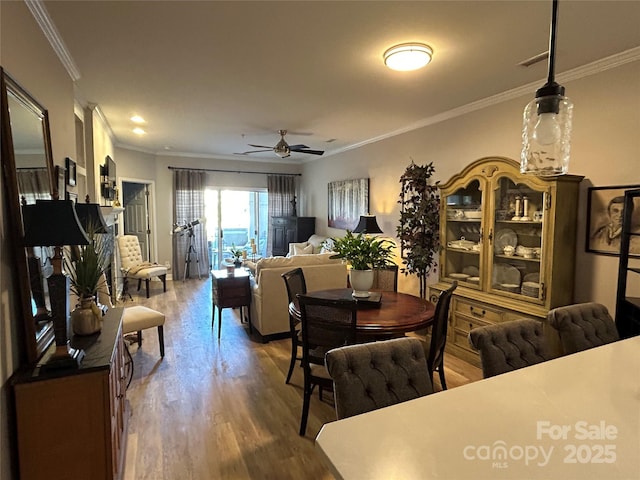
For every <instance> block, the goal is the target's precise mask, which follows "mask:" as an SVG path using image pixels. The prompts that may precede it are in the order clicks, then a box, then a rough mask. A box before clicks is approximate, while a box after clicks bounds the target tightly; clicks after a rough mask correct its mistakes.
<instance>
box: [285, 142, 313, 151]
mask: <svg viewBox="0 0 640 480" xmlns="http://www.w3.org/2000/svg"><path fill="white" fill-rule="evenodd" d="M303 148H309V147H307V146H306V145H303V144H301V143H300V144H298V145H289V150H301V149H303Z"/></svg>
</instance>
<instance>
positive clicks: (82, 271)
mask: <svg viewBox="0 0 640 480" xmlns="http://www.w3.org/2000/svg"><path fill="white" fill-rule="evenodd" d="M87 236H88V237H89V244H88V245H82V246H80V247H77V249H74V250H73V252H72V259H71V262H70V267H69V277H70V280H71V281H70V283H71V287H70V288H71V291H72V292H73V293H75V294H76V295H77V296H78V301H79V302H80V303H79V305H78V306H76V308H75V309H74V310H73V311H72V312H71V324H72V328H73V332H74V333H75V334H78V335H91V334H93V333H96V332H99V331H100V329H101V328H102V327H101V320H102V314H101V312H100V309H99V308H98V306H97V304H96V295H97V294H98V291H99V290H100V288H101V285H103V284H104V281H103V273H104V271H105V268H106V266H107V264H108V263H109V258H110V252H109V249H108V244H107V242H106V241H105V240H104V239H103V238H101V237H100V236H97V235H96V234H94V233H93V232H92V231H87Z"/></svg>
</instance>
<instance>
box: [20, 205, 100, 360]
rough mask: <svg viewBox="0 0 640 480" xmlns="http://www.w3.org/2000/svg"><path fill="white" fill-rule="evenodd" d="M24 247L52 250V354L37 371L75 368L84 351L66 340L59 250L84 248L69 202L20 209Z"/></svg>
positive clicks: (64, 292)
mask: <svg viewBox="0 0 640 480" xmlns="http://www.w3.org/2000/svg"><path fill="white" fill-rule="evenodd" d="M22 212H23V219H24V232H25V233H24V246H25V247H55V248H54V255H53V258H51V265H52V266H53V273H52V274H51V275H50V276H49V278H48V279H47V284H48V286H49V298H50V301H51V314H52V318H53V331H54V337H55V342H56V349H55V352H54V353H53V354H52V355H51V357H50V358H49V360H48V361H47V363H45V364H43V365H42V366H41V370H55V369H60V368H77V367H78V365H79V363H80V361H81V360H82V357H83V356H84V352H83V351H81V350H75V349H73V348H71V347H70V345H69V341H68V338H67V319H68V318H69V277H68V275H67V274H66V273H65V272H64V271H63V270H62V248H63V247H64V246H67V245H88V244H89V238H88V237H87V234H86V233H85V231H84V230H83V229H82V227H81V225H80V222H79V220H78V216H77V214H76V210H75V208H74V207H73V202H72V201H71V200H36V203H35V204H31V205H25V206H23V207H22Z"/></svg>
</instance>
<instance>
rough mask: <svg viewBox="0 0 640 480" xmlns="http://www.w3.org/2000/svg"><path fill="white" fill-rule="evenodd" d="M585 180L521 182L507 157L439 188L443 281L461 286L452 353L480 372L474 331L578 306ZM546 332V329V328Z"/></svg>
mask: <svg viewBox="0 0 640 480" xmlns="http://www.w3.org/2000/svg"><path fill="white" fill-rule="evenodd" d="M582 178H583V177H581V176H576V175H563V176H560V177H553V178H549V179H543V178H540V177H535V176H530V175H523V174H521V173H520V165H519V163H517V162H515V161H514V160H511V159H508V158H503V157H487V158H481V159H480V160H477V161H475V162H473V163H472V164H470V165H468V166H467V167H466V168H465V169H464V170H462V172H460V173H459V174H456V175H454V176H453V177H452V178H451V179H450V180H449V181H448V182H446V183H445V184H442V185H440V202H441V203H440V242H441V245H442V248H441V251H440V259H439V260H440V265H439V281H438V283H436V284H434V285H431V286H430V287H429V289H430V297H431V299H432V300H434V299H436V298H437V295H438V294H439V293H440V292H442V291H443V290H446V289H447V288H448V287H449V286H450V285H451V282H453V281H454V280H457V281H458V288H457V289H456V290H455V291H454V294H453V298H452V302H451V307H450V316H449V322H450V325H449V329H448V335H449V337H448V340H447V350H448V351H449V352H450V353H452V354H454V355H456V356H458V357H460V358H462V359H464V360H466V361H468V362H470V363H472V364H475V365H479V357H478V354H477V353H476V352H475V351H473V350H472V348H471V347H470V345H469V342H468V339H467V336H468V334H469V331H470V330H472V329H473V328H477V327H480V326H483V325H489V324H494V323H499V322H504V321H509V320H514V319H516V318H525V317H526V318H534V319H538V320H540V321H544V320H545V319H546V315H547V312H548V311H549V310H550V309H552V308H555V307H557V306H561V305H567V304H570V303H572V301H573V284H574V266H575V244H576V241H575V238H576V216H577V210H578V187H579V183H580V181H581V180H582ZM545 328H546V327H545Z"/></svg>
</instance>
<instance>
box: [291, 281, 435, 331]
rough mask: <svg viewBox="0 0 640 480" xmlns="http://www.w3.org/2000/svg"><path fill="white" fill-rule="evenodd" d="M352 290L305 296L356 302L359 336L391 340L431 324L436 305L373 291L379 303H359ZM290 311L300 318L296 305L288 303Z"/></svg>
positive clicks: (315, 292)
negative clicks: (388, 338) (390, 338)
mask: <svg viewBox="0 0 640 480" xmlns="http://www.w3.org/2000/svg"><path fill="white" fill-rule="evenodd" d="M352 293H353V290H352V289H351V288H334V289H330V290H317V291H314V292H308V293H307V295H308V296H312V297H316V298H323V299H327V300H339V299H351V300H356V301H358V317H357V324H356V331H357V333H358V335H359V336H361V335H364V336H367V337H368V336H374V337H378V336H380V337H392V336H396V335H399V334H402V333H406V332H413V331H415V330H420V329H422V328H426V327H428V326H429V325H431V323H432V322H433V315H434V312H435V305H434V304H433V303H431V302H429V301H427V300H424V299H422V298H420V297H416V296H414V295H409V294H407V293H399V292H386V291H385V292H374V293H379V294H380V295H381V298H380V302H379V303H377V302H371V301H368V300H367V299H364V300H358V299H356V298H354V297H353V296H352V295H351V294H352ZM289 312H290V313H291V314H292V315H293V316H294V317H296V318H298V319H299V318H300V311H299V310H298V308H297V306H296V304H295V303H294V302H291V303H290V304H289Z"/></svg>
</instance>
